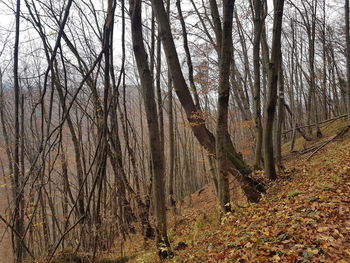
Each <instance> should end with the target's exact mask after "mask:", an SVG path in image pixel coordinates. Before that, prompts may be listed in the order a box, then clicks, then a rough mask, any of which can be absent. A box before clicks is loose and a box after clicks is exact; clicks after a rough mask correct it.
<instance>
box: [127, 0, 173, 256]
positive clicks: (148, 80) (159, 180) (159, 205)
mask: <svg viewBox="0 0 350 263" xmlns="http://www.w3.org/2000/svg"><path fill="white" fill-rule="evenodd" d="M130 16H131V29H132V41H133V50H134V54H135V59H136V64H137V68H138V72H139V77H140V80H141V87H142V96H143V100H144V104H145V110H146V117H147V125H148V131H149V145H150V152H151V166H152V170H153V202H154V208H155V215H156V221H157V229H156V232H157V244H158V248H159V253H160V255H161V256H163V257H167V254H164V253H167V252H166V251H165V250H164V246H165V247H169V241H168V237H167V226H166V209H165V189H164V188H165V187H164V177H165V171H164V159H163V156H162V152H161V149H162V147H161V142H160V132H159V124H158V120H157V118H156V117H155V116H158V113H157V105H156V102H155V94H154V87H153V79H152V77H151V72H150V69H149V65H148V61H147V53H146V50H145V47H144V44H143V33H142V21H141V0H131V1H130Z"/></svg>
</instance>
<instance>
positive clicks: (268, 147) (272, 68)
mask: <svg viewBox="0 0 350 263" xmlns="http://www.w3.org/2000/svg"><path fill="white" fill-rule="evenodd" d="M283 6H284V0H277V1H275V10H274V20H273V39H272V50H271V61H270V63H269V81H268V94H267V104H266V112H265V115H266V117H265V118H266V119H265V123H264V167H265V174H266V175H267V176H268V177H269V178H270V179H271V180H275V179H276V178H277V175H276V169H275V160H274V152H273V149H274V148H273V138H272V137H273V136H272V135H273V123H274V118H275V111H276V103H277V80H278V69H279V63H280V56H281V32H282V18H283Z"/></svg>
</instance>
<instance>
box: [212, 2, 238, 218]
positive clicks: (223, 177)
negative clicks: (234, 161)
mask: <svg viewBox="0 0 350 263" xmlns="http://www.w3.org/2000/svg"><path fill="white" fill-rule="evenodd" d="M233 6H234V1H231V0H224V6H223V8H224V10H223V16H224V17H223V26H222V28H223V30H222V41H221V52H220V54H221V57H220V69H219V70H220V77H219V78H220V80H219V96H218V107H217V110H218V113H217V124H216V160H217V167H218V169H217V172H218V196H219V201H220V204H221V207H222V209H223V210H224V211H225V212H228V211H230V210H231V207H230V188H229V178H228V176H229V169H228V167H229V165H228V163H229V162H230V160H229V158H228V154H229V153H228V152H226V151H227V147H226V144H227V139H229V137H228V136H227V134H228V102H229V97H230V66H231V57H232V51H231V49H232V20H233Z"/></svg>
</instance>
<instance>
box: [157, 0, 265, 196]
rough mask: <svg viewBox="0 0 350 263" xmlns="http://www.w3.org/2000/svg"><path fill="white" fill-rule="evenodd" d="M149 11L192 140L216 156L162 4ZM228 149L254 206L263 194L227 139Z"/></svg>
mask: <svg viewBox="0 0 350 263" xmlns="http://www.w3.org/2000/svg"><path fill="white" fill-rule="evenodd" d="M152 7H153V10H154V12H155V15H156V18H157V21H158V25H159V29H160V35H161V39H162V42H163V47H164V52H165V54H166V58H167V62H168V67H169V70H170V72H171V76H172V80H173V85H174V88H175V92H176V94H177V96H178V98H179V101H180V103H181V105H182V107H183V108H184V110H185V112H186V116H187V119H188V121H189V123H190V124H191V125H190V126H191V129H192V131H193V133H194V135H195V137H196V138H197V140H198V141H199V143H200V144H201V145H202V146H203V147H204V148H205V149H206V150H207V151H208V152H209V154H212V155H214V156H215V153H216V149H215V137H214V136H213V134H212V133H211V132H210V131H209V130H208V129H207V128H206V126H205V120H204V119H202V118H198V115H199V114H196V113H197V108H196V105H195V103H194V102H193V100H192V97H191V94H190V92H189V89H188V86H187V84H186V81H185V79H184V76H183V74H182V71H181V66H180V62H179V58H178V55H177V52H176V48H175V44H174V39H173V36H172V34H171V29H170V25H169V21H168V19H167V15H166V12H165V9H164V4H163V1H161V0H152ZM227 147H228V152H229V153H230V157H231V163H230V166H231V167H230V168H231V169H230V170H231V174H232V175H234V176H235V178H236V179H237V181H238V182H239V183H240V184H241V187H242V189H243V190H244V192H245V194H246V196H247V197H248V199H249V200H250V201H253V202H257V201H258V200H259V199H260V197H261V193H260V192H261V191H262V190H263V187H262V185H260V184H259V183H258V182H256V181H254V180H253V179H251V178H249V177H248V175H249V174H250V172H251V170H250V168H249V166H248V165H247V164H246V163H245V162H244V161H243V160H242V159H241V158H240V157H239V155H238V154H237V152H236V151H235V149H234V147H233V144H232V141H231V140H230V139H228V140H227Z"/></svg>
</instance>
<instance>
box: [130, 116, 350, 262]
mask: <svg viewBox="0 0 350 263" xmlns="http://www.w3.org/2000/svg"><path fill="white" fill-rule="evenodd" d="M344 123H345V122H344ZM344 123H343V121H341V120H340V121H336V122H335V123H333V124H328V125H326V126H324V127H323V128H322V131H323V133H324V137H323V138H322V139H320V140H317V141H313V142H304V141H303V139H298V140H297V142H296V150H298V152H299V154H296V153H294V154H291V155H288V156H285V157H286V160H285V162H284V164H285V167H286V169H285V171H284V172H280V173H279V178H278V180H277V181H276V182H273V183H269V185H268V189H267V193H266V195H265V196H264V197H263V199H262V200H261V201H260V202H259V203H258V204H248V203H245V202H243V201H242V202H235V205H234V206H233V207H234V209H233V212H232V213H229V214H226V215H224V216H221V217H220V213H219V209H218V204H217V202H216V198H215V191H214V189H213V187H212V186H208V187H206V188H203V189H201V190H199V191H198V192H196V193H194V194H193V195H192V196H191V197H190V198H188V199H187V200H186V202H185V204H184V205H183V206H184V207H183V209H182V211H181V216H178V217H177V219H176V224H175V225H174V222H173V221H174V218H173V217H172V218H171V222H170V231H169V239H170V241H171V243H172V246H173V251H174V253H175V256H174V258H172V259H168V260H166V262H300V263H302V262H304V263H306V262H332V263H346V262H350V136H349V132H348V133H347V135H345V136H343V137H342V138H338V137H335V136H336V134H339V131H341V130H342V129H343V128H344V126H345V125H343V124H344ZM323 145H324V147H322V148H321V146H323ZM288 147H289V145H285V147H284V148H285V152H287V150H286V149H289V148H288ZM318 149H319V150H318ZM311 155H312V156H311ZM310 156H311V157H310ZM180 242H182V243H180ZM178 244H180V246H178V248H180V249H179V250H176V246H177V245H178ZM137 254H138V256H136V257H135V258H133V259H131V260H130V261H129V262H140V263H141V262H152V263H153V262H159V259H158V257H157V254H156V251H155V250H152V249H151V250H146V251H143V252H138V253H137Z"/></svg>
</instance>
